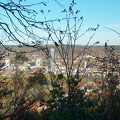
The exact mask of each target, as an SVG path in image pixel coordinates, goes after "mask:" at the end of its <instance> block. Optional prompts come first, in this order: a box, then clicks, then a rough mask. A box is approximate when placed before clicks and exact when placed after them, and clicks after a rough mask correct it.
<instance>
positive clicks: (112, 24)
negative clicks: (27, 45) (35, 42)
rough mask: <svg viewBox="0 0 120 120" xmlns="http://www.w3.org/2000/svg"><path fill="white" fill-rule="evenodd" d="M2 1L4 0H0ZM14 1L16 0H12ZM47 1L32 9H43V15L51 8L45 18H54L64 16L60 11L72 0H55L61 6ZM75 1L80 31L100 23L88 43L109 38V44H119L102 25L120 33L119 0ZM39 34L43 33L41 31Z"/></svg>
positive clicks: (115, 35) (85, 39) (61, 25)
mask: <svg viewBox="0 0 120 120" xmlns="http://www.w3.org/2000/svg"><path fill="white" fill-rule="evenodd" d="M0 1H4V0H0ZM14 1H16V0H14ZM38 1H40V0H26V3H27V4H28V3H35V2H38ZM45 1H46V2H47V6H44V5H40V6H38V7H34V9H36V10H38V11H40V10H44V12H45V16H46V15H47V11H48V10H51V12H50V13H49V14H48V15H47V19H48V20H49V19H56V18H64V17H65V16H66V13H62V12H61V11H62V10H63V8H68V6H69V5H70V2H71V1H72V0H57V1H58V2H60V3H61V5H62V7H63V8H62V7H61V6H60V5H59V4H58V3H57V2H55V0H45ZM74 1H75V3H77V4H76V5H75V6H74V10H81V12H80V13H79V15H78V17H81V16H83V17H84V22H83V24H82V27H81V29H82V30H81V33H82V32H84V30H86V29H87V28H90V27H95V26H96V25H97V24H99V25H100V27H99V29H98V30H97V32H96V33H95V35H94V37H93V39H92V40H91V42H90V44H93V43H94V42H96V41H100V44H99V45H104V43H105V42H106V41H107V40H109V42H108V44H109V45H120V37H119V35H118V34H116V33H115V32H113V31H111V30H109V29H106V28H104V27H109V28H111V29H114V30H116V31H117V32H119V33H120V0H74ZM38 19H41V20H43V19H44V17H43V15H42V14H40V16H39V17H38ZM57 25H58V27H61V28H64V26H65V25H64V22H63V23H61V24H60V25H59V24H57ZM41 34H43V33H42V32H41ZM91 34H92V33H88V34H86V35H85V36H84V37H82V38H81V39H80V40H78V41H77V44H84V45H85V44H86V43H87V41H88V39H89V38H90V36H91Z"/></svg>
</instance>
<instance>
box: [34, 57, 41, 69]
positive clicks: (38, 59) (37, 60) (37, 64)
mask: <svg viewBox="0 0 120 120" xmlns="http://www.w3.org/2000/svg"><path fill="white" fill-rule="evenodd" d="M35 66H36V67H41V66H42V59H41V58H37V59H36V61H35Z"/></svg>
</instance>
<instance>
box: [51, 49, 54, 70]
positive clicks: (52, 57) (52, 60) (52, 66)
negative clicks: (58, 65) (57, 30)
mask: <svg viewBox="0 0 120 120" xmlns="http://www.w3.org/2000/svg"><path fill="white" fill-rule="evenodd" d="M50 68H51V69H52V68H55V49H53V48H51V49H50Z"/></svg>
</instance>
